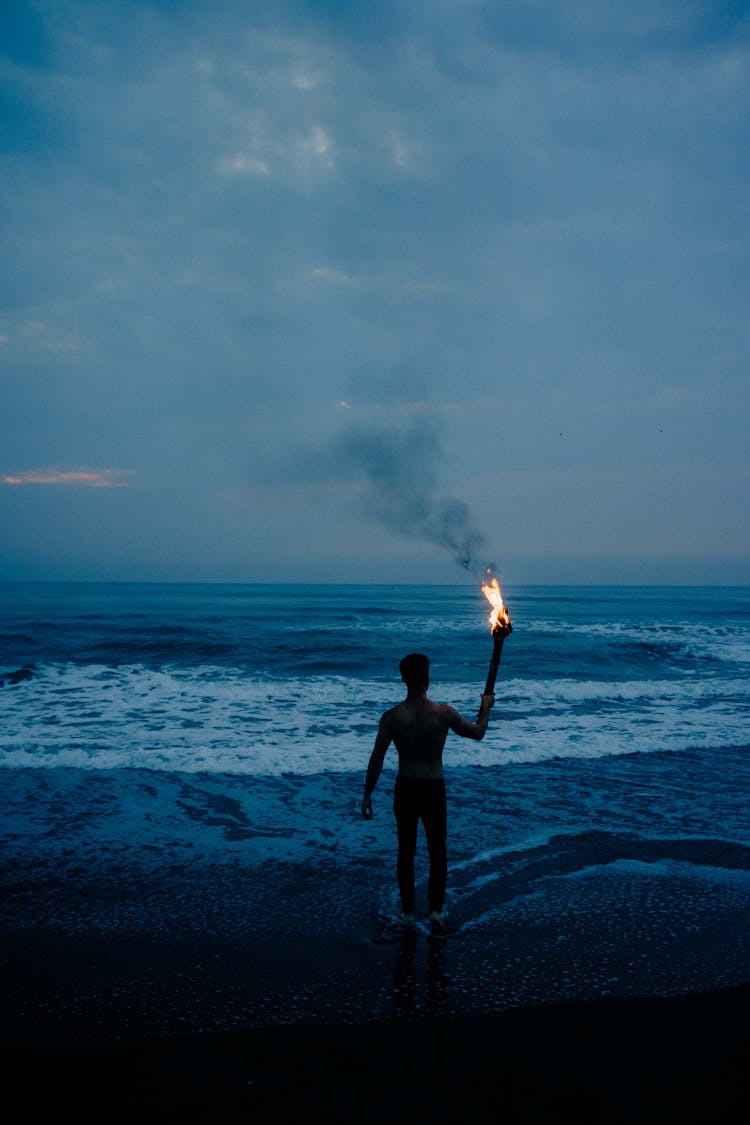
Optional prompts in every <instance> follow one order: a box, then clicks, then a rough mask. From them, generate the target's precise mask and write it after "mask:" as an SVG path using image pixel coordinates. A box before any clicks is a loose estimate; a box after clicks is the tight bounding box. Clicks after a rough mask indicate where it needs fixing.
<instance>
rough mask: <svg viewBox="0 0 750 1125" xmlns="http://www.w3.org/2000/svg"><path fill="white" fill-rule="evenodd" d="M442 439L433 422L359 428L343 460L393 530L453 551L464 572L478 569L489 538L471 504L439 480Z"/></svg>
mask: <svg viewBox="0 0 750 1125" xmlns="http://www.w3.org/2000/svg"><path fill="white" fill-rule="evenodd" d="M440 447H441V443H440V437H439V434H438V432H437V431H436V430H435V428H434V427H433V426H430V425H426V424H425V423H424V422H421V423H420V425H419V426H418V427H417V426H414V427H412V428H411V429H404V430H396V429H379V430H373V429H365V428H360V427H355V428H353V429H351V430H350V431H349V432H348V433H347V435H346V436H345V437H344V438H343V440H342V442H341V445H340V454H341V459H342V460H343V463H344V465H345V466H346V468H347V470H348V471H349V472H350V473H351V474H352V475H353V476H355V477H360V478H361V480H362V481H363V484H364V486H365V502H366V503H367V504H368V507H369V510H370V512H371V513H372V515H373V516H374V517H375V518H376V519H377V520H378V521H379V522H380V523H382V524H383V525H384V526H385V527H387V528H388V529H389V530H390V531H392V532H397V533H399V534H401V535H406V536H409V537H410V538H414V539H423V540H426V541H427V542H430V543H435V544H436V545H437V546H439V547H442V548H444V549H446V550H448V551H450V552H451V553H452V554H453V556H454V558H455V559H456V561H457V562H458V563H459V565H460V566H462V567H463V568H464V569H465V570H474V569H478V568H479V566H480V560H479V559H478V558H477V552H478V551H479V550H480V549H481V548H482V547H483V546H484V543H485V539H484V536H483V535H482V533H481V531H480V530H479V529H478V528H477V527H476V525H475V523H474V519H473V516H472V514H471V511H470V509H469V506H468V504H466V503H465V502H464V501H463V500H458V499H456V498H455V497H452V496H449V495H447V494H446V493H445V492H444V491H443V489H442V487H441V485H440V483H439V481H438V474H437V465H438V464H439V463H440V462H441V461H442V454H441V448H440Z"/></svg>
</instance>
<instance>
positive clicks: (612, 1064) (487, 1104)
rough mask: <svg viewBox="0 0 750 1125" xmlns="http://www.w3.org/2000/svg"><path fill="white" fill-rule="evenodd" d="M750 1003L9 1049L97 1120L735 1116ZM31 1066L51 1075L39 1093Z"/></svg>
mask: <svg viewBox="0 0 750 1125" xmlns="http://www.w3.org/2000/svg"><path fill="white" fill-rule="evenodd" d="M749 1003H750V983H748V984H743V985H737V986H735V987H733V988H727V989H721V990H717V991H712V992H705V993H698V994H691V995H685V996H678V997H668V998H667V997H641V998H629V999H615V998H610V999H600V1000H596V1001H590V1002H567V1003H557V1004H545V1005H537V1006H529V1007H522V1008H515V1009H511V1010H508V1011H506V1012H502V1013H498V1014H495V1015H474V1016H463V1017H454V1018H451V1019H445V1018H433V1019H421V1020H405V1021H400V1022H394V1021H387V1022H379V1021H374V1022H365V1023H359V1024H356V1025H350V1024H347V1025H344V1024H340V1023H339V1024H336V1023H334V1024H319V1023H315V1024H311V1023H300V1024H294V1025H289V1026H286V1027H269V1028H259V1029H255V1030H251V1031H243V1032H237V1033H231V1034H221V1035H191V1036H183V1037H180V1036H174V1037H171V1038H169V1039H164V1040H160V1041H158V1042H153V1043H129V1044H120V1045H117V1044H109V1045H100V1046H96V1045H92V1046H85V1047H84V1046H68V1047H65V1046H59V1047H49V1046H48V1047H6V1048H5V1052H6V1059H8V1061H9V1062H10V1064H11V1065H10V1067H9V1071H10V1072H11V1075H12V1077H11V1089H12V1088H16V1089H17V1092H18V1096H20V1097H22V1098H23V1100H24V1103H25V1105H26V1107H27V1108H28V1109H37V1110H38V1111H43V1110H52V1109H56V1110H59V1109H61V1108H67V1109H70V1110H71V1111H73V1112H75V1113H76V1115H77V1118H78V1120H100V1119H101V1114H102V1106H103V1105H107V1104H111V1103H113V1102H114V1103H115V1104H116V1106H117V1108H118V1109H119V1110H120V1111H121V1112H126V1111H130V1112H137V1113H138V1115H139V1118H140V1119H141V1120H146V1121H150V1120H157V1119H158V1118H160V1117H162V1116H163V1114H164V1113H165V1112H172V1113H175V1112H178V1111H179V1112H184V1111H188V1110H192V1111H193V1112H196V1111H200V1110H203V1111H209V1110H217V1109H225V1110H227V1109H233V1110H245V1111H251V1112H255V1113H262V1114H264V1115H265V1114H269V1115H271V1114H273V1117H274V1119H275V1120H280V1121H284V1120H292V1119H293V1118H296V1117H298V1116H302V1115H303V1114H304V1115H305V1116H309V1115H310V1114H311V1113H315V1114H325V1115H326V1117H327V1119H328V1120H333V1121H342V1122H343V1121H345V1120H346V1121H351V1120H359V1121H373V1122H374V1121H382V1119H383V1115H384V1114H391V1113H396V1114H397V1115H399V1116H402V1115H405V1116H408V1115H410V1114H412V1113H413V1114H414V1115H415V1117H416V1119H418V1120H430V1121H432V1122H448V1121H459V1120H466V1121H472V1122H484V1121H501V1120H502V1121H519V1122H520V1121H545V1122H546V1121H549V1122H560V1121H571V1122H579V1123H581V1122H589V1121H591V1122H610V1121H612V1122H631V1121H632V1122H649V1121H654V1122H656V1121H664V1120H665V1119H674V1120H677V1121H680V1122H682V1123H683V1125H684V1123H688V1122H696V1123H697V1122H705V1121H709V1120H710V1121H712V1122H723V1121H729V1120H733V1119H734V1114H733V1109H734V1107H735V1106H738V1105H741V1104H743V1101H746V1097H747V1092H748V1079H747V1073H748V1063H750V1032H748V1030H747V1026H746V1020H745V1015H746V1012H747V1008H748V1004H749ZM29 1067H33V1069H34V1072H35V1073H36V1074H37V1075H38V1076H39V1077H40V1081H39V1082H35V1083H33V1084H32V1089H31V1090H30V1089H29V1079H28V1068H29ZM6 1093H7V1088H6ZM89 1115H90V1116H89ZM263 1119H266V1118H265V1117H264V1118H263ZM267 1119H271V1118H270V1116H269V1117H268V1118H267Z"/></svg>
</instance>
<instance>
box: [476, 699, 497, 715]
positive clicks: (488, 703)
mask: <svg viewBox="0 0 750 1125" xmlns="http://www.w3.org/2000/svg"><path fill="white" fill-rule="evenodd" d="M475 698H476V696H475ZM494 706H495V696H494V695H483V696H482V707H483V708H484V709H485V710H486V711H489V709H490V707H494Z"/></svg>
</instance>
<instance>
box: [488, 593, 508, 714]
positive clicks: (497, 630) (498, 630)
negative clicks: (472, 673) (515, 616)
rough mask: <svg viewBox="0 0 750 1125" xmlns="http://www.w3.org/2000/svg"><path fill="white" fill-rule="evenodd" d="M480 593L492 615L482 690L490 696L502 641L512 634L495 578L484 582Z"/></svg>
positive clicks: (493, 688) (495, 677)
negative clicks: (489, 653)
mask: <svg viewBox="0 0 750 1125" xmlns="http://www.w3.org/2000/svg"><path fill="white" fill-rule="evenodd" d="M482 593H483V594H484V596H485V598H486V599H487V601H488V602H489V603H490V605H491V606H492V613H491V614H490V616H489V623H490V630H491V632H492V640H493V642H494V643H493V649H492V659H491V660H490V670H489V672H488V673H487V683H486V685H485V688H484V694H485V695H492V693H493V691H494V690H495V680H496V679H497V669H498V667H499V664H500V657H501V655H502V651H503V641H504V640H505V638H506V637H507V636H508V634H509V633H512V632H513V629H512V626H511V623H510V614H509V613H508V610H507V608H506V606H505V605H504V604H503V595H502V594H501V593H500V584H499V582H498V580H497V578H493V579H492V581H491V582H485V583H484V585H483V586H482Z"/></svg>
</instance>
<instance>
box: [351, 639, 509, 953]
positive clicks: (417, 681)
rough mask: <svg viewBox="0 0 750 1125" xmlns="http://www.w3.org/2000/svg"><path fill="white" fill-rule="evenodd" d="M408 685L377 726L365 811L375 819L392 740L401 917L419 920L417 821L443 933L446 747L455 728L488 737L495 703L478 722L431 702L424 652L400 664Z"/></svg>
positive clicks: (486, 702)
mask: <svg viewBox="0 0 750 1125" xmlns="http://www.w3.org/2000/svg"><path fill="white" fill-rule="evenodd" d="M399 670H400V672H401V679H402V680H403V681H404V683H405V684H406V688H407V695H406V699H405V700H404V701H403V702H402V703H399V704H398V705H397V706H396V707H392V708H391V709H390V711H386V712H385V713H384V714H383V715H382V717H381V719H380V725H379V727H378V733H377V737H376V739H375V746H374V747H373V751H372V754H371V755H370V761H369V764H368V766H367V777H366V779H365V793H364V797H363V798H362V815H363V817H364V818H365V820H372V815H373V813H372V791H373V789H374V788H375V785H376V783H377V780H378V778H379V777H380V772H381V770H382V768H383V759H384V758H385V753H386V750H387V749H388V747H389V746H390V744H391V743H392V742H393V743H394V745H395V747H396V750H397V751H398V775H397V777H396V788H395V790H394V795H393V811H394V813H395V814H396V828H397V831H398V862H397V865H396V870H397V874H398V886H399V891H400V894H401V906H402V910H403V914H402V916H401V917H402V921H404V922H406V923H413V922H414V921H415V920H416V913H415V911H416V901H415V894H414V856H415V854H416V850H417V829H418V827H419V821H420V820H421V821H422V824H423V825H424V831H425V836H426V838H427V849H428V852H429V856H430V877H429V883H428V901H429V909H430V922H431V927H432V932H433V934H442V933H444V932H445V931H444V926H443V922H442V918H441V915H442V911H443V904H444V902H445V884H446V878H447V873H448V861H447V853H446V846H445V841H446V827H447V816H446V799H445V781H444V780H443V747H444V746H445V740H446V738H447V737H448V731H449V730H452V731H454V732H455V733H456V734H458V735H460V736H461V737H462V738H473V739H475V740H476V741H480V740H481V739H482V738H484V735H485V732H486V730H487V723H488V720H489V715H490V708H491V707H492V705H493V703H494V702H495V697H494V695H483V696H482V703H481V706H480V708H479V714H478V715H477V721H476V722H475V723H472V722H470V720H469V719H465V718H464V717H463V716H462V715H459V713H458V711H456V710H454V708H453V707H446V706H444V705H442V704H440V703H433V702H432V700H431V699H428V698H427V689H428V687H429V686H430V661H429V659H428V658H427V657H426V656H423V655H422V654H421V653H418V652H413V653H411V654H410V655H409V656H405V657H404V659H403V660H402V661H401V664H400V665H399Z"/></svg>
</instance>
